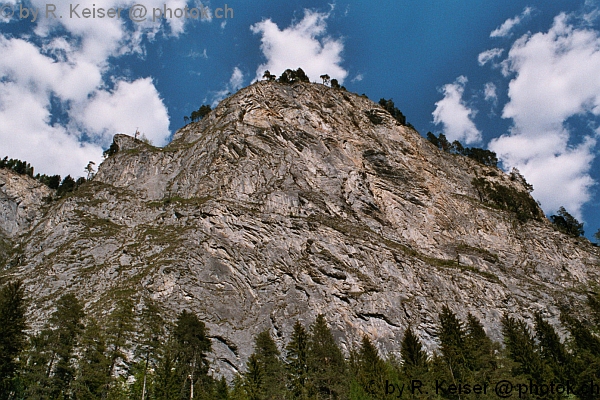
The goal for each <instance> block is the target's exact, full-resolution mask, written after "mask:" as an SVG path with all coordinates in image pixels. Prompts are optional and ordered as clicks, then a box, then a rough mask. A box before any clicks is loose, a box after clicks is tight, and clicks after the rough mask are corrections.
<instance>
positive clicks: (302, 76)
mask: <svg viewBox="0 0 600 400" xmlns="http://www.w3.org/2000/svg"><path fill="white" fill-rule="evenodd" d="M277 81H278V82H279V83H285V84H288V85H291V84H294V83H297V82H310V79H309V78H308V76H306V73H305V72H304V71H303V70H302V68H298V69H297V70H291V69H286V70H285V71H283V73H282V74H281V76H280V77H279V79H278V80H277Z"/></svg>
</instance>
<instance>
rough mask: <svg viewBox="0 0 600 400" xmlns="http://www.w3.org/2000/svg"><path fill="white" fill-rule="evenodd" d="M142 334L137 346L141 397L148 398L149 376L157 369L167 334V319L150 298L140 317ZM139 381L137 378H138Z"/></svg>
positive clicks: (144, 399) (142, 399)
mask: <svg viewBox="0 0 600 400" xmlns="http://www.w3.org/2000/svg"><path fill="white" fill-rule="evenodd" d="M140 326H141V335H140V337H139V339H140V341H139V343H138V347H137V356H138V357H139V358H140V359H141V361H140V364H139V369H140V373H139V376H138V378H139V381H140V383H141V385H140V398H141V400H146V399H147V398H148V392H149V391H150V387H149V386H152V385H151V384H150V383H151V382H150V379H149V376H148V372H149V370H150V369H152V370H156V366H157V363H158V360H159V358H160V350H161V348H162V345H163V344H162V341H163V338H164V336H165V321H164V319H163V318H162V316H161V315H160V310H159V308H158V307H157V306H156V305H155V304H154V303H153V302H152V301H150V300H147V301H146V304H145V305H144V308H143V309H142V315H141V318H140ZM136 382H137V380H136Z"/></svg>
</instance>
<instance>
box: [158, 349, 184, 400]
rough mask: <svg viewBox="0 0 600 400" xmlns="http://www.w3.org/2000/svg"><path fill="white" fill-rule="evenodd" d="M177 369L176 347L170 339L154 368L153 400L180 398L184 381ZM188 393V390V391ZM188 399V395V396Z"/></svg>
mask: <svg viewBox="0 0 600 400" xmlns="http://www.w3.org/2000/svg"><path fill="white" fill-rule="evenodd" d="M176 367H177V346H176V343H175V340H174V339H172V338H171V339H170V340H169V341H168V342H167V343H166V344H165V345H164V347H163V349H162V351H161V355H160V358H159V359H158V363H157V367H156V380H155V387H154V399H156V400H173V399H179V398H180V397H181V393H182V389H184V388H183V384H184V382H185V381H184V379H183V378H182V376H181V375H180V374H178V371H177V370H176ZM188 392H189V390H188ZM188 398H189V394H188Z"/></svg>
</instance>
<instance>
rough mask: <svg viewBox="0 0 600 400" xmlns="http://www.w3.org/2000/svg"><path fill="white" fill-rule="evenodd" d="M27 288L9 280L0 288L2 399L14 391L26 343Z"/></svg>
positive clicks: (0, 388) (0, 390)
mask: <svg viewBox="0 0 600 400" xmlns="http://www.w3.org/2000/svg"><path fill="white" fill-rule="evenodd" d="M26 309H27V306H26V302H25V289H24V287H23V283H22V282H21V281H13V282H9V283H7V284H6V285H4V286H3V287H2V289H1V290H0V399H7V398H9V396H10V395H11V393H13V392H14V390H15V387H14V379H15V373H16V371H17V361H16V359H17V357H18V356H19V354H20V353H21V352H22V351H23V349H24V347H25V343H26V334H25V330H26V329H27V324H26V320H25V312H26Z"/></svg>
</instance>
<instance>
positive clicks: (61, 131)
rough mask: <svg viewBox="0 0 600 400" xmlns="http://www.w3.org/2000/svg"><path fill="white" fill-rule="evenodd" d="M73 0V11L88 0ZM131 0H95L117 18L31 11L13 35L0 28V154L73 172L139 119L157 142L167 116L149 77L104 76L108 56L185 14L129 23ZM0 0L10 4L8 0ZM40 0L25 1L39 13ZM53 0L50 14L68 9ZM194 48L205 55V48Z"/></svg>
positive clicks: (174, 3) (154, 0) (176, 30)
mask: <svg viewBox="0 0 600 400" xmlns="http://www.w3.org/2000/svg"><path fill="white" fill-rule="evenodd" d="M77 3H79V4H80V6H79V9H78V10H79V12H81V10H82V9H83V8H86V7H94V6H93V5H94V4H95V3H96V2H95V1H94V0H83V1H80V2H77ZM134 3H139V2H138V1H137V0H125V1H123V0H107V1H105V2H103V4H102V5H97V7H96V8H98V7H103V8H105V9H107V8H111V7H115V8H119V7H120V8H122V9H123V11H122V15H123V16H124V17H123V18H120V19H116V18H115V19H108V18H103V19H94V18H81V19H79V18H66V17H65V18H56V19H53V18H45V17H44V18H41V17H39V15H41V14H39V15H38V19H37V20H36V22H35V23H31V31H29V32H25V33H23V34H22V35H21V38H18V37H14V36H7V35H5V34H1V33H0V54H2V56H1V57H0V104H1V105H2V106H1V107H0V121H2V122H1V125H0V138H1V142H2V146H1V147H2V148H1V149H0V150H1V152H2V153H3V155H8V156H10V157H18V158H22V159H26V160H27V161H29V162H30V163H32V165H34V166H35V167H37V168H38V172H43V173H60V174H61V175H66V174H71V175H77V176H78V175H82V174H83V167H84V166H85V165H86V164H87V162H88V161H89V160H93V161H95V162H96V163H98V162H99V161H100V156H101V153H102V150H101V146H105V147H106V146H107V145H108V144H109V143H110V138H111V137H112V135H113V134H114V133H116V132H126V133H130V134H132V133H133V132H135V128H137V127H139V129H140V131H142V132H144V133H145V134H146V136H147V137H148V138H150V139H151V140H153V142H154V143H155V144H157V145H162V144H165V142H166V139H167V138H168V136H169V134H170V132H169V130H168V123H169V117H168V113H167V110H166V108H165V106H164V104H163V102H162V100H161V99H160V95H159V93H158V92H157V90H156V88H155V86H154V84H153V82H152V79H150V78H145V79H138V80H135V81H134V82H128V81H124V80H122V79H120V78H118V77H114V76H111V75H110V73H109V72H110V59H111V57H112V58H118V57H120V56H123V55H125V54H131V53H136V52H137V53H139V54H141V55H143V53H144V49H143V47H142V43H143V42H142V39H143V38H144V36H147V37H148V38H149V39H150V40H152V39H153V38H154V36H155V35H156V34H157V33H159V32H162V33H164V34H169V35H172V36H177V35H179V34H181V33H183V32H184V29H185V25H186V24H187V23H190V22H192V20H188V21H186V20H185V19H183V18H182V19H177V18H168V19H165V18H163V19H159V20H158V21H155V22H153V21H152V18H151V14H149V18H147V20H146V21H144V22H142V23H131V21H129V17H128V15H127V14H128V8H129V7H131V6H132V5H133V4H134ZM3 4H5V5H6V4H9V5H12V6H14V7H18V4H17V3H16V2H15V1H13V0H10V1H5V2H4V3H3ZM46 4H47V2H46V1H42V0H31V1H30V2H29V3H28V4H27V5H28V6H29V7H36V8H38V9H39V13H42V14H43V13H44V11H45V10H46ZM54 4H56V14H57V15H63V16H68V15H69V7H70V4H69V3H67V2H64V1H59V2H54ZM73 4H76V3H73ZM186 4H187V1H185V0H170V1H168V2H167V3H166V6H167V7H168V8H172V9H175V8H184V7H185V5H186ZM143 5H144V6H145V7H147V9H148V10H149V12H150V13H152V10H153V8H163V7H164V5H165V2H164V1H163V0H148V1H146V2H144V3H143ZM201 6H202V4H201V3H199V2H196V3H195V4H194V7H201ZM210 17H211V18H212V16H210ZM211 18H204V19H203V21H205V22H206V21H210V20H211ZM13 19H14V17H13ZM200 56H202V57H206V51H204V53H203V54H202V55H200ZM105 79H109V80H108V81H107V80H105ZM109 88H112V90H110V89H109ZM57 103H58V104H61V105H62V110H61V111H62V113H63V114H64V115H61V118H56V116H52V115H50V112H51V110H54V109H55V107H56V104H57ZM23 107H25V108H23ZM65 116H66V117H65ZM40 169H41V171H40Z"/></svg>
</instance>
